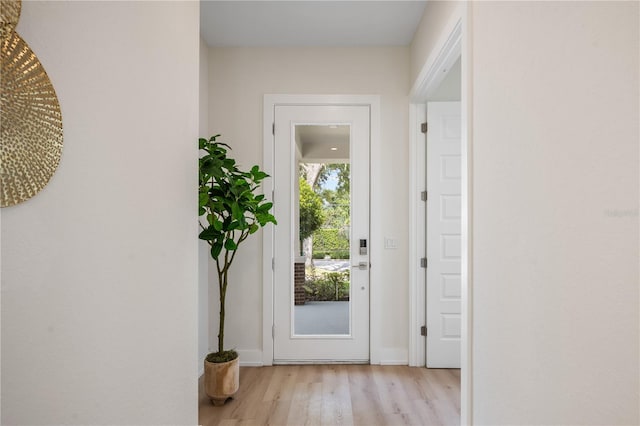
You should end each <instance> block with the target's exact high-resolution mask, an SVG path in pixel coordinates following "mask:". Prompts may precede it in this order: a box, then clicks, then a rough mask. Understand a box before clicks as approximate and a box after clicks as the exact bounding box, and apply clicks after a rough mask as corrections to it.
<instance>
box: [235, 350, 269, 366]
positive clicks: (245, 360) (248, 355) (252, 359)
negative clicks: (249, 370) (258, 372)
mask: <svg viewBox="0 0 640 426" xmlns="http://www.w3.org/2000/svg"><path fill="white" fill-rule="evenodd" d="M238 356H240V366H241V367H262V366H263V365H264V364H263V363H262V351H256V350H238Z"/></svg>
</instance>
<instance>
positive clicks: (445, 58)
mask: <svg viewBox="0 0 640 426" xmlns="http://www.w3.org/2000/svg"><path fill="white" fill-rule="evenodd" d="M462 7H463V6H459V7H458V9H456V11H455V12H454V13H453V14H452V15H451V18H450V19H449V22H447V24H446V25H445V27H444V29H443V31H442V33H441V34H440V37H439V38H438V41H437V42H436V44H435V46H436V47H435V48H434V49H433V51H432V52H431V54H430V55H429V57H428V58H427V60H426V62H425V63H424V66H423V67H422V70H421V71H420V74H418V77H416V81H415V82H414V84H413V87H412V88H411V91H410V92H409V98H410V99H411V101H412V102H414V103H422V102H424V101H425V100H426V99H428V98H429V97H431V95H432V94H433V92H434V91H435V90H436V89H437V88H438V86H439V85H440V83H441V82H442V81H443V80H444V78H445V77H446V75H447V73H446V70H449V69H450V68H451V66H453V65H454V64H455V62H456V61H457V60H458V58H459V57H460V54H461V52H462V46H461V40H462ZM438 46H439V47H438ZM443 71H444V72H443Z"/></svg>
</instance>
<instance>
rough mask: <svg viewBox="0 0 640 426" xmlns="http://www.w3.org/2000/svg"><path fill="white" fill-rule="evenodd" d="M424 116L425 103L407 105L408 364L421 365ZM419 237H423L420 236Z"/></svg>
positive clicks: (424, 219)
mask: <svg viewBox="0 0 640 426" xmlns="http://www.w3.org/2000/svg"><path fill="white" fill-rule="evenodd" d="M426 117H427V109H426V107H425V104H424V103H416V104H411V105H409V176H410V179H409V235H411V236H412V237H411V238H410V239H409V282H410V283H411V285H409V351H408V353H409V366H411V367H424V365H425V341H424V337H423V336H421V335H420V327H421V326H423V325H425V320H426V311H425V302H424V301H425V278H426V277H425V275H426V274H425V270H424V268H422V267H421V266H420V258H421V257H424V256H425V254H426V247H425V238H424V237H425V235H426V234H425V221H426V211H425V206H424V201H422V200H421V199H420V193H421V192H422V191H424V190H425V183H426V177H425V172H426V170H425V167H424V162H425V158H426V152H425V151H426V144H425V136H424V134H423V133H422V132H421V131H420V124H421V123H423V122H424V121H425V119H426ZM419 236H422V237H421V238H419Z"/></svg>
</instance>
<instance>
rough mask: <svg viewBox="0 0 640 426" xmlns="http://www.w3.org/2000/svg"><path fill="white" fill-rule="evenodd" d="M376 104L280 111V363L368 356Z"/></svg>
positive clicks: (277, 357)
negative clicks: (372, 127)
mask: <svg viewBox="0 0 640 426" xmlns="http://www.w3.org/2000/svg"><path fill="white" fill-rule="evenodd" d="M369 110H370V108H369V107H368V106H333V105H321V106H317V105H316V106H309V105H303V106H293V105H281V106H276V107H275V120H274V123H275V131H274V133H275V137H274V143H275V146H274V154H275V155H274V157H275V158H274V176H273V179H274V180H273V181H274V188H275V189H274V209H275V216H276V218H277V219H278V226H276V227H275V231H274V232H275V234H274V328H273V334H274V362H275V363H296V362H341V361H342V362H368V360H369V250H370V247H369V246H370V244H369V141H370V123H369V116H370V111H369Z"/></svg>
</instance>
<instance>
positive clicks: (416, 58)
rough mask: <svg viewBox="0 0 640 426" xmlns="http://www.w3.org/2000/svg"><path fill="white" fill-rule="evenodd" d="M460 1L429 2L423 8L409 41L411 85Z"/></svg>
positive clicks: (430, 0)
mask: <svg viewBox="0 0 640 426" xmlns="http://www.w3.org/2000/svg"><path fill="white" fill-rule="evenodd" d="M460 3H462V2H460V1H452V0H448V1H439V0H435V1H433V0H429V1H428V2H427V4H426V6H425V8H424V13H423V14H422V19H421V20H420V24H419V25H418V28H417V29H416V33H415V34H414V36H413V40H412V41H411V46H410V49H411V68H410V70H411V83H413V82H414V81H415V80H416V79H417V78H418V75H419V74H420V71H422V68H423V66H424V64H425V62H426V61H427V58H428V57H429V54H431V52H432V51H433V49H434V47H435V45H436V43H437V41H438V38H439V36H440V34H441V33H442V30H443V29H444V27H445V25H446V24H447V22H448V20H449V19H450V18H451V17H452V16H453V14H454V13H455V12H456V10H457V9H458V7H459V6H460Z"/></svg>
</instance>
